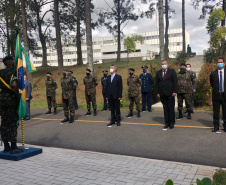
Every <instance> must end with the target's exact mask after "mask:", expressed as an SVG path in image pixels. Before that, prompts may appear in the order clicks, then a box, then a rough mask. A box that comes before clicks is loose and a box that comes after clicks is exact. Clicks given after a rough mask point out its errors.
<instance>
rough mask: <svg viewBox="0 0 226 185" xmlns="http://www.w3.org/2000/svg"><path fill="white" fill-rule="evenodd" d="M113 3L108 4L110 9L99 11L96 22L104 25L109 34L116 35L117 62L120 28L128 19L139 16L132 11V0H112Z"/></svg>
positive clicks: (118, 57)
mask: <svg viewBox="0 0 226 185" xmlns="http://www.w3.org/2000/svg"><path fill="white" fill-rule="evenodd" d="M106 3H107V1H106ZM113 4H114V5H113V7H110V5H109V4H108V6H109V8H110V9H108V10H101V11H100V13H99V19H98V22H99V24H100V25H104V26H106V28H107V29H108V31H109V32H110V33H111V34H113V35H114V36H117V43H118V49H117V62H120V53H121V35H122V30H123V28H124V27H125V26H126V25H127V23H128V22H129V21H130V20H132V21H136V20H137V19H138V17H139V16H138V15H137V14H136V13H134V4H133V1H132V0H113ZM123 25H124V26H123ZM122 26H123V27H122Z"/></svg>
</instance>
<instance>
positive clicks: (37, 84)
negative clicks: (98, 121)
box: [31, 59, 176, 109]
mask: <svg viewBox="0 0 226 185" xmlns="http://www.w3.org/2000/svg"><path fill="white" fill-rule="evenodd" d="M174 62H176V59H170V60H168V63H169V64H173V63H174ZM160 64H161V63H160V60H152V61H131V62H130V63H129V68H134V69H135V70H136V71H135V74H137V75H140V74H141V73H142V69H141V67H142V66H143V65H147V66H148V68H149V72H150V66H151V65H152V67H153V68H154V69H155V70H158V69H160V67H161V66H160ZM110 65H111V63H104V64H95V65H94V76H95V77H96V78H97V80H98V86H97V88H96V92H97V95H96V101H97V106H98V109H102V108H103V107H102V106H103V97H102V86H101V82H100V79H101V77H102V76H103V73H102V71H103V70H108V71H109V68H110ZM116 65H117V67H118V71H117V74H119V75H121V76H122V79H123V109H124V108H125V109H127V107H128V104H129V102H128V96H127V89H128V87H127V84H126V80H127V77H128V64H127V62H120V63H116ZM66 68H68V69H70V70H72V71H73V76H75V77H76V78H77V80H78V83H79V85H78V87H77V101H78V105H79V108H80V109H86V102H85V94H84V90H85V87H84V85H83V78H84V77H85V75H86V74H85V69H86V68H87V65H82V66H70V67H66ZM47 72H51V73H52V74H53V79H55V80H56V82H57V85H58V88H57V90H56V100H57V102H58V103H60V102H61V93H62V91H61V84H60V79H61V77H62V73H61V72H58V67H39V68H37V72H35V73H33V74H32V84H33V91H32V96H33V99H32V101H31V108H47V101H46V87H45V80H46V73H47ZM109 74H110V73H109ZM152 75H154V76H155V72H154V71H153V70H152Z"/></svg>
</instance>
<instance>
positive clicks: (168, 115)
mask: <svg viewBox="0 0 226 185" xmlns="http://www.w3.org/2000/svg"><path fill="white" fill-rule="evenodd" d="M156 88H157V96H158V97H159V98H160V100H161V102H162V105H163V109H164V118H165V127H164V128H168V127H170V129H173V128H174V124H175V96H176V95H177V91H178V81H177V74H176V72H175V70H174V69H170V68H168V63H167V61H166V60H163V61H162V69H161V70H159V71H158V72H157V73H156Z"/></svg>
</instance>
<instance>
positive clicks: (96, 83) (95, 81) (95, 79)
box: [94, 77, 98, 86]
mask: <svg viewBox="0 0 226 185" xmlns="http://www.w3.org/2000/svg"><path fill="white" fill-rule="evenodd" d="M94 83H95V85H96V86H97V85H98V82H97V78H95V77H94Z"/></svg>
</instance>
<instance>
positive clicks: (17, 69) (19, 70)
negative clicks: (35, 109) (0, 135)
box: [13, 34, 37, 124]
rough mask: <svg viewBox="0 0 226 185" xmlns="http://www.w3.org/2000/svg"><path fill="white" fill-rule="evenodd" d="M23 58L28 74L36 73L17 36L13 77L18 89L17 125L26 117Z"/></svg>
mask: <svg viewBox="0 0 226 185" xmlns="http://www.w3.org/2000/svg"><path fill="white" fill-rule="evenodd" d="M23 56H24V58H25V61H26V65H27V67H28V70H29V73H31V72H35V71H37V70H36V68H35V67H34V65H33V64H32V63H31V61H30V59H29V57H28V55H27V53H26V51H25V49H24V48H23V46H22V45H21V42H20V36H19V34H17V39H16V51H15V63H14V71H13V75H14V76H16V75H17V79H18V89H19V95H18V96H19V99H20V102H19V107H18V115H19V120H18V122H17V124H19V122H20V121H21V119H22V118H23V117H24V116H25V115H26V89H25V84H24V67H23Z"/></svg>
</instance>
